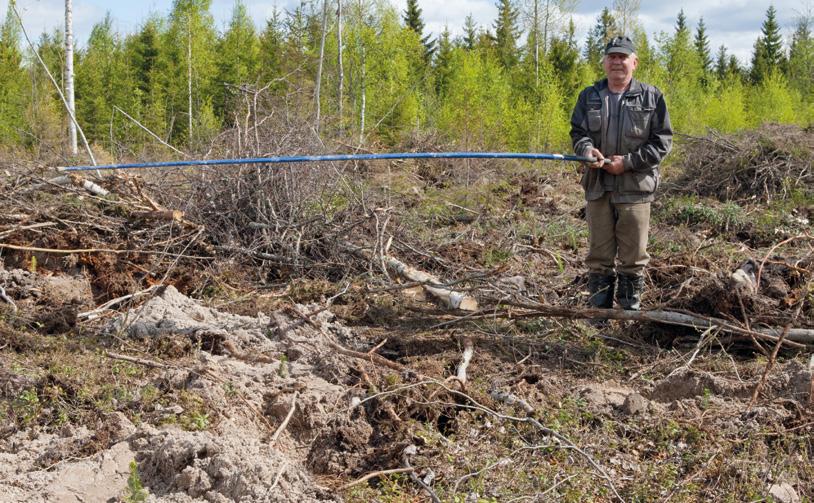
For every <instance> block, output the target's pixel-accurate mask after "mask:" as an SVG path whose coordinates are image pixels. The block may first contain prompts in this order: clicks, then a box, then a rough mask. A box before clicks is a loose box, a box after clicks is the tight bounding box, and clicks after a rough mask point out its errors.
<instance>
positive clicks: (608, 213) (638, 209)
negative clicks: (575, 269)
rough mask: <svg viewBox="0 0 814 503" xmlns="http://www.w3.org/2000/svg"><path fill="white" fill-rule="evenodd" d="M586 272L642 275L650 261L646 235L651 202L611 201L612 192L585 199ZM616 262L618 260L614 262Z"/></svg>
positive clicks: (648, 227)
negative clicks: (586, 230) (586, 229)
mask: <svg viewBox="0 0 814 503" xmlns="http://www.w3.org/2000/svg"><path fill="white" fill-rule="evenodd" d="M585 216H586V218H587V220H588V256H587V258H586V259H585V265H587V266H588V270H589V272H593V273H599V274H604V275H610V274H613V273H614V271H617V272H620V273H622V274H627V275H631V276H641V275H642V271H643V270H644V267H645V266H646V265H647V263H648V262H649V261H650V255H648V254H647V237H648V232H649V230H650V203H613V202H611V193H610V192H605V195H603V196H602V197H601V198H599V199H597V200H595V201H588V206H587V208H586V210H585ZM617 262H618V263H617Z"/></svg>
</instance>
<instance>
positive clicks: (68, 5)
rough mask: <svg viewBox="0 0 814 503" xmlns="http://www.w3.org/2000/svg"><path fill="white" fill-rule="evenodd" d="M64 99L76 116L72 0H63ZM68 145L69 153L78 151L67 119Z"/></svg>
mask: <svg viewBox="0 0 814 503" xmlns="http://www.w3.org/2000/svg"><path fill="white" fill-rule="evenodd" d="M65 99H66V100H67V101H68V108H69V109H70V114H71V115H73V116H74V117H76V99H75V96H74V88H73V2H72V0H65ZM68 146H69V148H70V149H71V154H72V155H76V154H77V153H79V147H78V145H77V142H76V124H75V123H74V121H72V120H69V121H68Z"/></svg>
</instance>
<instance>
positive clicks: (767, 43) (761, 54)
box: [752, 5, 785, 82]
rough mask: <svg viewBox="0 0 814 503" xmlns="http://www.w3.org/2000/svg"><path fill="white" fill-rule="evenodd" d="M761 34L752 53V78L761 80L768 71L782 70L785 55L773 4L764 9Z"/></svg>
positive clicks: (755, 80)
mask: <svg viewBox="0 0 814 503" xmlns="http://www.w3.org/2000/svg"><path fill="white" fill-rule="evenodd" d="M760 32H761V35H760V37H758V39H757V40H756V41H755V50H754V53H753V54H752V80H753V81H754V82H761V81H762V80H763V79H764V78H765V77H766V76H767V75H768V74H769V73H771V72H776V71H783V69H784V68H783V67H784V65H785V56H784V54H783V38H782V37H781V35H780V26H779V25H778V24H777V11H776V10H775V8H774V6H773V5H770V6H769V8H768V9H767V10H766V19H765V20H764V21H763V25H762V26H761V29H760Z"/></svg>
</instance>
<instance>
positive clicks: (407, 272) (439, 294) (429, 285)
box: [384, 255, 478, 311]
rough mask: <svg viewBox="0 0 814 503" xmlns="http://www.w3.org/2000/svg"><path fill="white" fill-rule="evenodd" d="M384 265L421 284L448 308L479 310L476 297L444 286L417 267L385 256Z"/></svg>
mask: <svg viewBox="0 0 814 503" xmlns="http://www.w3.org/2000/svg"><path fill="white" fill-rule="evenodd" d="M384 263H385V265H386V266H387V267H388V269H390V270H392V271H393V272H394V273H396V274H398V275H399V276H401V277H402V278H404V279H408V280H410V281H415V282H416V283H421V286H422V287H424V290H426V291H427V293H429V294H430V295H432V296H433V297H435V298H436V299H438V300H440V301H441V302H443V303H444V305H445V306H446V307H447V308H449V309H460V310H462V311H477V310H478V301H477V300H476V299H475V298H474V297H472V296H471V295H467V294H465V293H462V292H456V291H455V290H451V289H449V288H446V287H444V286H442V285H443V282H442V281H441V280H439V279H438V278H436V277H435V276H433V275H432V274H428V273H426V272H424V271H419V270H418V269H416V268H415V267H410V266H408V265H407V264H405V263H404V262H402V261H400V260H399V259H396V258H393V257H390V256H387V255H385V256H384Z"/></svg>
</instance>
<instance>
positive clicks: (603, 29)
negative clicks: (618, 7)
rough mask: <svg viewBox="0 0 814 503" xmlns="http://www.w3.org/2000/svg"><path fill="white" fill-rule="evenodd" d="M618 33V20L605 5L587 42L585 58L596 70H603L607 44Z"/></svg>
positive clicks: (589, 33)
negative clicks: (603, 57)
mask: <svg viewBox="0 0 814 503" xmlns="http://www.w3.org/2000/svg"><path fill="white" fill-rule="evenodd" d="M616 33H617V29H616V20H615V19H614V17H613V14H611V11H610V9H608V8H607V7H605V8H604V9H602V12H601V13H600V14H599V16H598V17H597V18H596V24H595V25H594V27H593V28H592V29H591V31H589V32H588V38H587V40H586V42H585V59H586V60H587V61H588V64H589V65H591V66H592V67H593V68H594V69H595V70H596V71H599V70H601V66H602V65H601V63H600V62H601V60H602V55H603V52H604V50H605V44H607V43H608V41H609V40H610V39H611V38H613V37H614V36H615V35H616Z"/></svg>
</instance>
